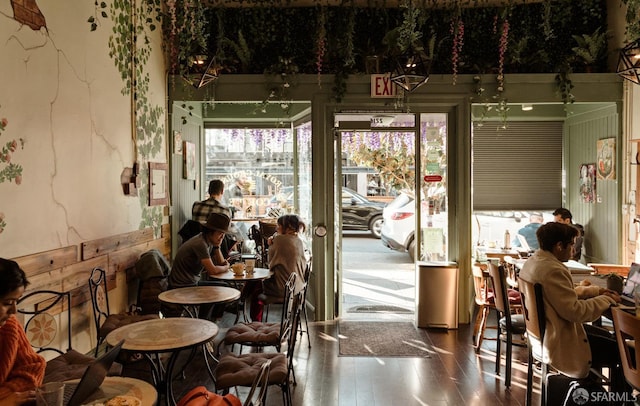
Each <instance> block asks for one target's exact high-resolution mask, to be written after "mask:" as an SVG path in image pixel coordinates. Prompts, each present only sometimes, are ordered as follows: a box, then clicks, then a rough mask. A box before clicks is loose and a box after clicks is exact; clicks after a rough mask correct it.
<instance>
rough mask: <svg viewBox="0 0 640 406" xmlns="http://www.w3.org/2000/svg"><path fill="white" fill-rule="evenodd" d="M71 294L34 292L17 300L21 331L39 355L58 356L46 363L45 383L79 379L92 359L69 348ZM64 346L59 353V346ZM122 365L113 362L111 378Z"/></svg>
mask: <svg viewBox="0 0 640 406" xmlns="http://www.w3.org/2000/svg"><path fill="white" fill-rule="evenodd" d="M71 307H72V306H71V295H70V293H69V292H56V291H53V290H37V291H33V292H30V293H28V294H27V295H24V296H23V297H21V298H20V300H19V301H18V313H19V314H21V315H23V316H24V321H23V325H24V330H25V333H26V335H27V338H28V339H29V342H30V343H31V346H32V347H33V348H34V349H35V350H36V352H38V353H44V352H51V351H53V352H55V353H58V354H59V355H58V356H57V357H55V358H53V359H51V360H49V361H48V362H47V367H46V369H45V376H44V383H46V382H63V381H66V380H69V379H79V378H82V375H83V374H84V371H85V370H86V369H87V367H88V366H89V364H90V363H91V362H93V361H94V360H95V358H93V357H91V356H88V355H84V354H82V353H80V352H78V351H76V350H74V349H72V348H71V336H72V335H71V326H72V323H71ZM61 345H66V349H64V350H62V349H60V348H59V347H58V346H61ZM121 372H122V365H120V364H118V363H114V364H113V365H112V367H111V369H110V370H109V374H110V375H120V373H121Z"/></svg>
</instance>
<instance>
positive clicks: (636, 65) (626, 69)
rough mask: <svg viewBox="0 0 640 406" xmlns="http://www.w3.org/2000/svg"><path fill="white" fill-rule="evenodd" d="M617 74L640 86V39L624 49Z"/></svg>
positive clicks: (621, 52)
mask: <svg viewBox="0 0 640 406" xmlns="http://www.w3.org/2000/svg"><path fill="white" fill-rule="evenodd" d="M616 73H617V74H618V75H620V76H621V77H622V78H624V79H627V80H630V81H631V82H633V83H635V84H640V38H639V39H637V40H635V41H633V42H632V43H630V44H628V45H627V46H625V47H624V48H622V50H621V51H620V58H618V68H617V69H616Z"/></svg>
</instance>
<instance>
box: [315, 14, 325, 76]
mask: <svg viewBox="0 0 640 406" xmlns="http://www.w3.org/2000/svg"><path fill="white" fill-rule="evenodd" d="M326 23H327V14H326V8H325V7H322V8H321V9H320V13H319V14H318V39H317V41H316V70H317V71H318V86H319V87H322V81H321V77H322V60H323V59H324V55H325V53H326V51H327V28H326V27H325V24H326Z"/></svg>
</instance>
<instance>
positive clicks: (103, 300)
mask: <svg viewBox="0 0 640 406" xmlns="http://www.w3.org/2000/svg"><path fill="white" fill-rule="evenodd" d="M89 293H90V294H91V307H92V309H93V320H94V322H95V326H96V335H97V337H96V356H98V351H99V349H100V344H102V342H103V341H104V339H105V338H106V337H107V335H108V334H109V333H110V332H112V331H113V330H115V329H117V328H118V327H122V326H125V325H127V324H131V323H135V322H138V321H142V320H151V319H157V318H158V315H157V314H144V315H138V314H126V313H118V314H111V313H110V311H109V295H108V294H107V273H106V272H105V270H104V269H102V268H93V270H92V271H91V276H90V277H89Z"/></svg>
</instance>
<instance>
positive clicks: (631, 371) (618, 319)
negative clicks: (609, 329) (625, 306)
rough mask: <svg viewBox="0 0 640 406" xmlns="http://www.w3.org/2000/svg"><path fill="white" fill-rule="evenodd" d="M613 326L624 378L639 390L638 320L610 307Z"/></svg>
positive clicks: (639, 323) (639, 353) (639, 325)
mask: <svg viewBox="0 0 640 406" xmlns="http://www.w3.org/2000/svg"><path fill="white" fill-rule="evenodd" d="M611 313H612V315H613V328H614V329H615V332H616V340H617V341H618V350H619V351H620V359H621V361H622V371H623V372H624V378H625V380H626V381H627V383H628V384H629V385H631V386H632V387H633V389H635V390H640V371H638V368H639V367H640V351H638V349H637V348H638V347H637V344H636V343H639V342H640V321H639V320H638V318H637V317H635V316H634V315H632V314H630V313H628V312H626V311H624V310H622V309H620V308H617V307H613V308H611Z"/></svg>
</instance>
